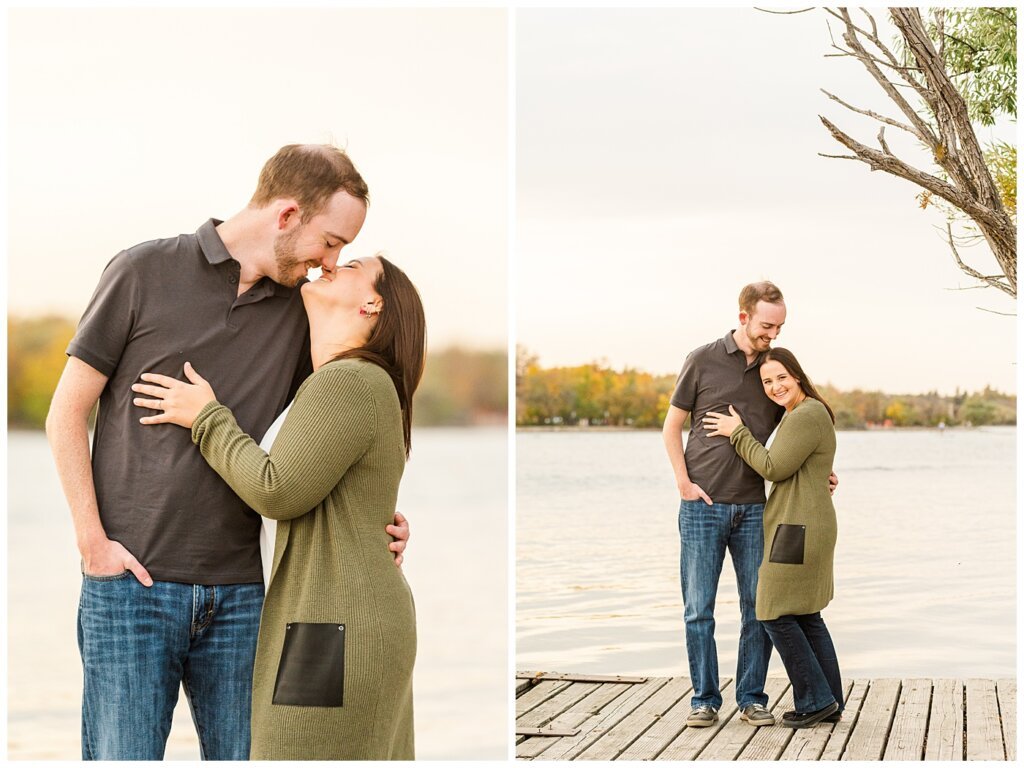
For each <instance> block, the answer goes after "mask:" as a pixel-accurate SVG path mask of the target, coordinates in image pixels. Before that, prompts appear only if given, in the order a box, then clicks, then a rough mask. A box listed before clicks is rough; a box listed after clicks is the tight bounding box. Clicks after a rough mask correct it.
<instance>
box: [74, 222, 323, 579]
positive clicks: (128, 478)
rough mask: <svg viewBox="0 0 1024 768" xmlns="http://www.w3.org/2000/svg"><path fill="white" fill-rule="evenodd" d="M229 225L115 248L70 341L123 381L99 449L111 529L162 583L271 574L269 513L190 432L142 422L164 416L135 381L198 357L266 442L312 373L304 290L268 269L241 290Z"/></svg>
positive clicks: (109, 388) (98, 471) (102, 424)
mask: <svg viewBox="0 0 1024 768" xmlns="http://www.w3.org/2000/svg"><path fill="white" fill-rule="evenodd" d="M219 223H220V222H219V221H217V220H214V219H211V220H209V221H207V222H206V223H205V224H203V225H202V226H201V227H200V228H199V230H198V231H197V232H196V233H195V234H189V235H179V236H178V237H173V238H168V239H166V240H152V241H150V242H147V243H142V244H140V245H136V246H135V247H133V248H129V249H128V250H126V251H122V252H121V253H119V254H118V255H117V256H115V257H114V259H113V260H112V261H111V262H110V263H109V264H108V265H107V267H106V269H105V270H104V271H103V275H102V277H101V278H100V282H99V286H98V287H97V288H96V292H95V293H94V294H93V297H92V300H91V301H90V302H89V306H88V307H87V308H86V310H85V314H84V315H83V316H82V320H81V322H80V323H79V326H78V331H77V333H76V334H75V337H74V338H73V339H72V340H71V343H70V344H69V345H68V348H67V354H68V355H73V356H74V357H77V358H79V359H81V360H83V361H84V362H86V363H88V364H89V365H90V366H92V367H93V368H95V369H96V370H98V371H100V372H101V373H103V374H105V375H106V376H107V377H108V378H109V380H108V382H107V385H106V387H105V388H104V390H103V393H102V394H101V395H100V404H99V412H98V415H97V418H96V432H95V435H94V438H93V455H92V466H93V479H94V482H95V485H96V496H97V500H98V501H99V510H100V519H101V521H102V522H103V527H104V528H105V529H106V532H107V536H108V537H109V538H111V539H113V540H115V541H119V542H121V543H122V544H124V546H125V547H127V548H128V550H129V551H130V552H131V553H132V554H133V555H135V556H136V557H137V558H138V559H139V561H140V562H141V563H142V564H143V565H144V566H145V567H146V568H147V569H148V570H149V572H150V574H152V576H153V578H154V579H157V580H160V581H177V582H184V583H190V584H191V583H194V584H208V585H216V584H245V583H254V582H258V581H261V580H262V578H263V571H262V567H261V564H260V551H259V528H260V519H259V515H257V514H256V513H255V512H253V511H252V510H250V509H249V508H248V507H246V505H245V504H244V503H243V502H242V501H241V500H240V499H239V498H238V497H237V496H236V495H235V494H234V493H233V492H232V490H231V489H230V488H229V487H228V485H227V484H226V483H225V482H224V481H223V480H221V478H220V477H219V476H218V475H217V473H216V472H214V471H213V470H212V469H210V467H209V466H208V465H207V463H206V461H205V460H204V459H203V457H202V455H201V454H200V453H199V451H198V450H197V449H196V447H195V446H194V445H193V444H192V435H191V433H190V432H189V430H187V429H183V428H182V427H179V426H176V425H174V424H159V425H156V426H143V425H142V424H140V423H139V418H141V417H142V416H145V415H151V414H153V413H155V412H154V411H150V410H147V409H143V408H139V407H137V406H135V405H133V404H132V398H133V397H135V396H136V395H135V393H133V392H132V390H131V386H132V384H134V383H135V382H137V381H138V380H139V375H140V374H142V373H144V372H151V373H162V374H164V375H166V376H173V377H175V378H178V379H182V380H185V375H184V372H183V365H184V363H185V361H186V360H187V361H189V362H191V363H192V365H193V367H195V369H196V370H197V371H198V372H199V374H200V375H201V376H203V378H205V379H206V380H207V381H209V382H210V385H211V386H212V387H213V390H214V392H215V393H216V395H217V399H218V400H219V401H220V402H221V403H223V404H225V405H227V406H228V407H229V408H231V410H232V412H233V413H234V414H235V418H236V419H237V420H238V424H239V426H241V428H242V429H243V430H244V431H245V432H246V433H248V434H249V435H251V436H252V437H253V438H254V439H255V440H257V441H258V440H260V439H261V438H262V436H263V433H264V432H266V430H267V428H268V427H269V426H270V425H271V423H273V421H274V419H275V418H276V417H277V415H278V414H279V413H280V412H281V411H282V410H283V409H284V406H285V405H286V404H287V403H288V400H289V398H290V397H291V396H292V395H293V394H294V391H295V389H296V388H297V386H298V383H299V382H300V381H301V380H302V379H303V378H305V377H306V376H307V375H308V374H309V372H310V371H311V366H310V362H309V326H308V324H307V321H306V314H305V312H304V310H303V306H302V298H301V296H300V293H299V290H298V289H297V288H285V287H283V286H280V285H278V284H276V283H274V282H273V281H271V280H270V279H269V278H263V279H261V280H260V281H259V282H258V283H256V285H254V286H253V287H252V288H250V289H249V290H248V291H246V292H245V293H244V294H242V295H241V296H238V295H237V293H238V279H239V274H240V265H239V263H238V262H237V261H235V260H234V259H232V258H231V255H230V254H229V253H228V251H227V249H226V248H225V247H224V243H223V242H222V241H221V239H220V236H219V235H218V234H217V231H216V229H214V227H215V226H216V225H217V224H219Z"/></svg>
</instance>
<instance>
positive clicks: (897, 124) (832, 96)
mask: <svg viewBox="0 0 1024 768" xmlns="http://www.w3.org/2000/svg"><path fill="white" fill-rule="evenodd" d="M820 90H821V92H822V93H824V94H825V95H826V96H828V97H829V98H830V99H832V101H835V102H838V103H840V104H842V105H843V106H844V107H846V108H847V109H848V110H850V111H851V112H856V113H857V114H859V115H867V116H868V117H871V118H874V119H875V120H877V121H878V122H880V123H885V124H886V125H891V126H892V127H893V128H899V129H900V130H901V131H906V132H907V133H909V134H910V135H911V136H914V137H915V138H918V139H920V140H921V141H927V139H925V137H924V136H922V135H921V134H920V133H918V132H917V131H916V130H914V128H912V127H911V126H909V125H907V124H906V123H901V122H899V121H898V120H893V119H892V118H891V117H886V116H885V115H880V114H878V113H877V112H872V111H871V110H870V109H858V108H857V107H855V106H853V105H851V104H847V103H846V102H845V101H843V100H842V99H840V98H839V97H838V96H836V95H835V94H834V93H829V92H828V91H826V90H825V89H824V88H821V89H820Z"/></svg>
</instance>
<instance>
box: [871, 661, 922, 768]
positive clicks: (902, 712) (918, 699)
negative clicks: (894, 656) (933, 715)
mask: <svg viewBox="0 0 1024 768" xmlns="http://www.w3.org/2000/svg"><path fill="white" fill-rule="evenodd" d="M931 703H932V681H931V680H922V679H916V678H915V679H912V680H904V681H903V683H902V685H901V690H900V701H899V704H897V705H896V714H895V716H894V717H893V721H892V729H891V730H890V731H889V742H888V744H886V746H885V754H884V755H883V757H882V759H883V760H921V759H923V758H924V744H925V735H926V734H927V732H928V712H929V709H930V708H931Z"/></svg>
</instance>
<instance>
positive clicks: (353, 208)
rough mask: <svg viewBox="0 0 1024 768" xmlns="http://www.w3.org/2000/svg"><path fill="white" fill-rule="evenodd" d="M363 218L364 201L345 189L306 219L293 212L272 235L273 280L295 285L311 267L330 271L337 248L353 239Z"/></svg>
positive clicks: (336, 255) (336, 254)
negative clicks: (281, 230)
mask: <svg viewBox="0 0 1024 768" xmlns="http://www.w3.org/2000/svg"><path fill="white" fill-rule="evenodd" d="M365 220H366V204H365V203H364V202H363V201H362V200H359V199H358V198H355V197H353V196H352V195H350V194H349V193H348V192H345V191H339V192H336V193H335V194H334V197H332V198H331V199H330V200H329V201H328V203H327V205H326V207H325V208H324V210H322V211H321V212H320V213H318V214H317V215H316V216H313V217H312V218H310V219H309V220H308V221H306V222H301V221H300V220H299V217H298V215H296V216H295V219H294V221H293V223H291V225H290V226H289V227H288V228H287V229H285V230H284V231H283V232H281V233H279V234H278V235H277V237H276V238H275V239H274V264H275V274H274V275H272V278H273V280H274V282H276V283H280V284H281V285H287V286H293V285H296V284H297V283H298V282H299V281H300V280H301V279H302V278H304V277H305V276H306V272H307V271H309V270H310V269H313V268H315V267H322V268H323V269H324V271H325V272H333V271H334V270H335V268H336V267H337V266H338V256H339V254H340V253H341V249H342V248H344V247H345V246H346V245H348V244H349V243H351V242H352V241H353V240H355V239H356V235H358V234H359V230H360V229H362V227H363V222H364V221H365Z"/></svg>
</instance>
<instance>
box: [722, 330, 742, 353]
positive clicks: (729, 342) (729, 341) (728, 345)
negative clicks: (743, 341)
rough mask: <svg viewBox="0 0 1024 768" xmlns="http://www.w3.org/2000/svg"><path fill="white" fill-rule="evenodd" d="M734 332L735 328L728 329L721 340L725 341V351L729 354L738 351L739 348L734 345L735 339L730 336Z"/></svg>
mask: <svg viewBox="0 0 1024 768" xmlns="http://www.w3.org/2000/svg"><path fill="white" fill-rule="evenodd" d="M735 332H736V331H735V329H733V330H731V331H729V332H728V333H727V334H725V338H723V339H722V341H723V342H724V343H725V351H726V352H727V353H729V354H730V355H731V354H733V353H734V352H739V351H740V348H739V347H738V346H736V339H734V338H733V336H732V335H733V333H735Z"/></svg>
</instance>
